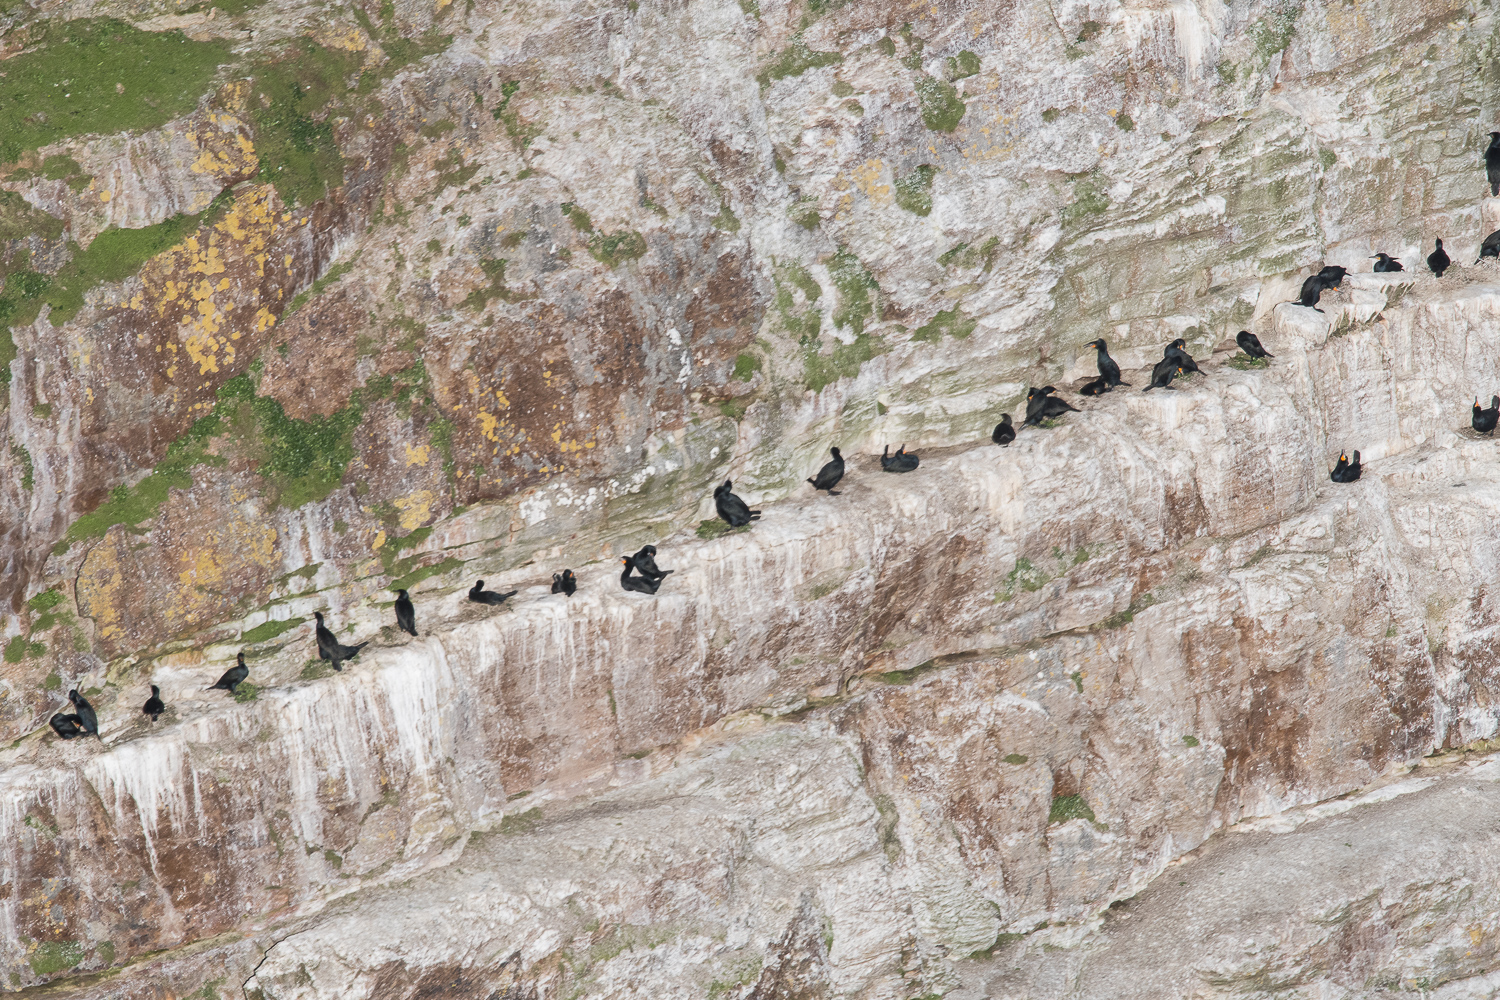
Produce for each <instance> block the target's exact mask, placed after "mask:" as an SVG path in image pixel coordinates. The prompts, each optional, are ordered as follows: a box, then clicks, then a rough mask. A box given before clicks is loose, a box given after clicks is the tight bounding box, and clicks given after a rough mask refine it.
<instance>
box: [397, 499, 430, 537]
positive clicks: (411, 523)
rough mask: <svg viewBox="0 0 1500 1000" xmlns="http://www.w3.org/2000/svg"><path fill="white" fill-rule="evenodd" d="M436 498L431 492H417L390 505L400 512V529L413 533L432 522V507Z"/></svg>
mask: <svg viewBox="0 0 1500 1000" xmlns="http://www.w3.org/2000/svg"><path fill="white" fill-rule="evenodd" d="M437 499H438V496H437V494H436V493H434V492H433V491H432V490H417V491H416V492H415V493H412V494H411V495H410V496H404V497H397V498H396V499H395V500H393V501H392V503H394V504H395V506H396V509H397V510H399V511H400V512H401V527H403V528H405V529H406V530H407V531H415V530H416V529H417V528H420V527H421V526H422V525H424V524H426V523H427V522H428V521H430V520H432V505H433V504H434V503H435V502H436V501H437Z"/></svg>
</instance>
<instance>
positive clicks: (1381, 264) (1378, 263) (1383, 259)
mask: <svg viewBox="0 0 1500 1000" xmlns="http://www.w3.org/2000/svg"><path fill="white" fill-rule="evenodd" d="M1370 259H1371V260H1373V261H1374V262H1375V273H1376V274H1386V273H1390V272H1392V271H1404V270H1406V268H1404V267H1402V266H1401V262H1400V261H1399V260H1397V259H1396V258H1394V257H1392V256H1391V255H1390V254H1388V253H1378V254H1376V255H1375V256H1374V257H1372V258H1370Z"/></svg>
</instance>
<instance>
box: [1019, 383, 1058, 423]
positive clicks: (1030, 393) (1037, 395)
mask: <svg viewBox="0 0 1500 1000" xmlns="http://www.w3.org/2000/svg"><path fill="white" fill-rule="evenodd" d="M1053 391H1055V390H1053V388H1052V387H1051V386H1050V385H1044V386H1042V387H1041V388H1040V389H1038V388H1036V387H1035V386H1033V387H1032V388H1030V389H1027V390H1026V423H1028V424H1039V423H1041V422H1042V407H1043V406H1045V405H1046V404H1047V393H1049V392H1053Z"/></svg>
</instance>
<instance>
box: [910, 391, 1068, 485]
mask: <svg viewBox="0 0 1500 1000" xmlns="http://www.w3.org/2000/svg"><path fill="white" fill-rule="evenodd" d="M1070 409H1071V407H1070ZM921 461H922V460H921V459H920V458H918V457H917V456H916V455H908V454H907V453H906V445H904V444H903V445H902V446H901V448H900V449H899V450H898V451H897V452H896V454H894V455H892V454H891V446H890V445H886V446H885V451H884V452H883V453H882V454H881V456H880V467H881V468H882V469H883V470H885V471H886V472H910V471H911V470H913V469H915V468H916V467H917V464H918V463H919V462H921Z"/></svg>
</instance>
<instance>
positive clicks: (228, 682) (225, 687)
mask: <svg viewBox="0 0 1500 1000" xmlns="http://www.w3.org/2000/svg"><path fill="white" fill-rule="evenodd" d="M322 621H323V619H322V614H321V612H320V613H319V617H318V622H319V627H320V628H321V627H322ZM234 663H235V665H234V666H232V667H230V668H229V669H228V670H226V671H224V676H223V677H220V678H219V682H218V683H217V684H215V685H214V686H213V687H211V688H209V690H210V691H228V692H229V693H230V694H234V689H235V688H236V687H238V686H239V685H240V682H242V681H243V680H244V679H245V678H246V677H249V676H250V668H249V667H247V666H245V654H244V653H240V654H238V655H237V656H236V657H235V658H234Z"/></svg>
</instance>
